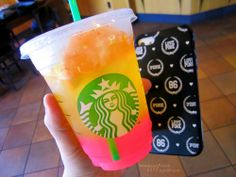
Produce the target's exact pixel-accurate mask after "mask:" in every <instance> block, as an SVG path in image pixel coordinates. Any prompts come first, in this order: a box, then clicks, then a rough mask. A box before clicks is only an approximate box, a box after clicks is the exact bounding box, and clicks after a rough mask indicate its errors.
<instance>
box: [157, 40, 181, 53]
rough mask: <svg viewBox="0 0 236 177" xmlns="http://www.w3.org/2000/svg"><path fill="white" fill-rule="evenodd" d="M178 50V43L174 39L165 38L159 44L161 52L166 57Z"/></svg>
mask: <svg viewBox="0 0 236 177" xmlns="http://www.w3.org/2000/svg"><path fill="white" fill-rule="evenodd" d="M178 49H179V41H178V39H177V38H176V37H173V36H171V37H167V38H165V39H164V40H163V41H162V42H161V50H162V52H163V53H164V54H166V55H174V54H175V53H176V52H177V51H178Z"/></svg>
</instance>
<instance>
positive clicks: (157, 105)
mask: <svg viewBox="0 0 236 177" xmlns="http://www.w3.org/2000/svg"><path fill="white" fill-rule="evenodd" d="M166 108H167V103H166V101H165V99H164V98H162V97H154V98H152V100H151V101H150V109H151V111H152V112H153V113H154V114H157V115H161V114H163V113H164V112H165V111H166Z"/></svg>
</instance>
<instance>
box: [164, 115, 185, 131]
mask: <svg viewBox="0 0 236 177" xmlns="http://www.w3.org/2000/svg"><path fill="white" fill-rule="evenodd" d="M167 126H168V129H169V131H170V132H171V133H174V134H180V133H182V132H183V131H184V130H185V121H184V119H183V118H182V117H180V116H172V117H170V118H169V119H168V122H167Z"/></svg>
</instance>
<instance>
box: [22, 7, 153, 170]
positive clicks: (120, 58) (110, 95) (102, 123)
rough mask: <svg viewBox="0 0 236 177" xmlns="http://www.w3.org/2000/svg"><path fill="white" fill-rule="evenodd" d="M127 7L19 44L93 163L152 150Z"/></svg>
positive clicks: (111, 164) (127, 159) (112, 166)
mask: <svg viewBox="0 0 236 177" xmlns="http://www.w3.org/2000/svg"><path fill="white" fill-rule="evenodd" d="M135 19H136V16H135V15H134V14H133V11H132V10H131V9H120V10H115V11H110V12H107V13H103V14H99V15H96V16H93V17H89V18H86V19H84V20H81V21H78V22H75V23H71V24H69V25H66V26H63V27H60V28H57V29H55V30H52V31H50V32H47V33H45V34H43V35H40V36H38V37H36V38H34V39H32V40H31V41H29V42H27V43H25V44H24V45H23V46H22V47H21V49H20V50H21V54H22V58H27V57H30V58H31V60H32V62H33V64H34V65H35V67H36V68H37V69H38V70H39V72H40V73H41V74H42V76H43V77H44V78H45V80H46V82H47V84H48V85H49V87H50V88H51V90H52V92H53V94H54V95H55V97H56V99H57V101H58V103H59V105H60V107H61V109H62V111H63V113H64V114H65V117H66V118H67V120H68V121H69V123H70V124H71V126H72V127H73V130H74V132H75V134H76V136H77V137H78V140H79V141H80V143H81V146H82V148H83V150H84V151H85V152H86V153H87V155H88V156H89V158H90V159H91V160H92V162H93V164H94V165H95V166H99V167H101V168H103V169H104V170H119V169H123V168H126V167H129V166H131V165H134V164H135V163H137V162H138V161H140V160H141V159H143V158H144V157H145V156H146V155H147V154H148V153H149V151H150V150H151V141H152V134H151V121H150V118H149V114H148V109H147V106H146V100H145V95H144V90H143V86H142V80H141V77H140V73H139V67H138V63H137V59H136V56H135V51H134V45H133V32H132V26H131V22H132V21H133V20H135Z"/></svg>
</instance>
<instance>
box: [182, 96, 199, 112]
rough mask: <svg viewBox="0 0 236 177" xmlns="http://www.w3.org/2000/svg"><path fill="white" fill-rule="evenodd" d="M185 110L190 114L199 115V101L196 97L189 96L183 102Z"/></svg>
mask: <svg viewBox="0 0 236 177" xmlns="http://www.w3.org/2000/svg"><path fill="white" fill-rule="evenodd" d="M183 107H184V110H185V111H186V112H187V113H189V114H197V110H196V109H197V101H196V95H193V96H187V97H185V98H184V101H183Z"/></svg>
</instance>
